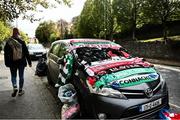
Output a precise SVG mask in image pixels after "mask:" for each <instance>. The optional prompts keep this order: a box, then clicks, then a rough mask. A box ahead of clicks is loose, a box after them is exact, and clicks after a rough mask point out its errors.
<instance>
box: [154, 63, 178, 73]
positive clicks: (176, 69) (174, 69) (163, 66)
mask: <svg viewBox="0 0 180 120" xmlns="http://www.w3.org/2000/svg"><path fill="white" fill-rule="evenodd" d="M155 66H157V67H162V68H165V69H169V70H173V71H177V72H180V69H178V68H173V67H170V66H165V65H157V64H156V65H155Z"/></svg>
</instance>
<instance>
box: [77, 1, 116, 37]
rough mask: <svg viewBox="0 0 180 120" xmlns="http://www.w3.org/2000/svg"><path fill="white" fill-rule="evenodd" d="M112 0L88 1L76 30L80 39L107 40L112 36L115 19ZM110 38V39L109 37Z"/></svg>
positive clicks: (78, 20)
mask: <svg viewBox="0 0 180 120" xmlns="http://www.w3.org/2000/svg"><path fill="white" fill-rule="evenodd" d="M111 10H112V9H111V0H103V1H102V0H87V1H86V2H85V5H84V8H83V10H82V12H81V15H80V16H79V17H78V19H77V23H76V27H74V28H76V29H77V30H75V31H78V32H77V33H78V34H79V35H80V37H91V38H106V37H108V36H111V34H112V30H113V19H112V14H111V12H112V11H111ZM109 38H110V37H109Z"/></svg>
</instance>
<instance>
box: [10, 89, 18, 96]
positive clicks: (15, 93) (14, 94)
mask: <svg viewBox="0 0 180 120" xmlns="http://www.w3.org/2000/svg"><path fill="white" fill-rule="evenodd" d="M17 91H18V89H17V88H14V90H13V93H12V94H11V96H12V97H16V95H17Z"/></svg>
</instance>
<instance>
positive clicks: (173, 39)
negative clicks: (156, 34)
mask: <svg viewBox="0 0 180 120" xmlns="http://www.w3.org/2000/svg"><path fill="white" fill-rule="evenodd" d="M168 38H169V39H171V40H172V41H180V35H176V36H170V37H168ZM155 41H164V39H163V38H162V37H161V38H152V39H147V40H139V42H155Z"/></svg>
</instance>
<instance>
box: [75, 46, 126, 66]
mask: <svg viewBox="0 0 180 120" xmlns="http://www.w3.org/2000/svg"><path fill="white" fill-rule="evenodd" d="M76 53H77V55H78V61H79V62H82V61H86V62H87V63H90V62H94V61H102V60H105V59H111V58H112V57H119V58H121V57H129V56H126V55H125V53H126V52H124V51H122V50H120V49H113V48H97V47H80V48H77V49H76ZM126 54H128V53H126Z"/></svg>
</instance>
